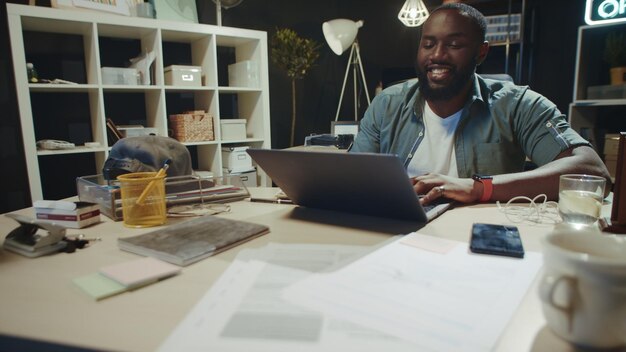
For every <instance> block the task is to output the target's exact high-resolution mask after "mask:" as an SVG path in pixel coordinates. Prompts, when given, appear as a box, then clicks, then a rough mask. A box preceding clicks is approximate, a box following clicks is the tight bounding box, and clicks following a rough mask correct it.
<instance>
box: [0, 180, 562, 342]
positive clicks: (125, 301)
mask: <svg viewBox="0 0 626 352" xmlns="http://www.w3.org/2000/svg"><path fill="white" fill-rule="evenodd" d="M275 191H276V190H275V189H268V188H257V189H251V193H252V194H254V195H261V194H263V193H265V194H268V193H270V192H272V193H274V192H275ZM231 206H232V211H231V212H230V213H227V214H224V215H220V216H224V217H226V218H231V219H239V220H244V219H245V220H247V221H251V222H256V223H260V224H265V225H267V226H269V227H270V230H271V232H270V233H269V234H268V235H265V236H261V237H259V238H256V239H254V240H252V241H250V242H247V243H245V244H243V245H241V246H238V247H235V248H232V249H230V250H228V251H226V252H223V253H220V254H218V255H216V256H214V257H210V258H208V259H205V260H203V261H200V262H198V263H195V264H192V265H190V266H188V267H185V268H183V272H182V274H181V275H178V276H176V277H173V278H170V279H168V280H164V281H162V282H159V283H158V284H154V285H150V286H147V287H144V288H141V289H139V290H136V291H131V292H126V293H123V294H120V295H117V296H114V297H111V298H107V299H104V300H102V301H99V302H96V301H94V300H93V299H91V298H90V297H89V296H87V295H86V294H84V293H82V292H81V291H80V290H79V289H78V288H77V287H75V286H74V284H73V283H72V279H74V278H76V277H79V276H83V275H87V274H90V273H93V272H96V271H97V270H98V269H99V268H100V267H102V266H106V265H110V264H116V263H121V262H126V261H129V260H133V259H136V258H137V256H136V255H134V254H131V253H127V252H123V251H121V250H119V249H118V248H117V238H119V237H124V236H130V235H136V234H140V233H143V232H148V231H151V230H153V228H149V229H142V230H137V229H128V228H125V227H124V226H122V224H121V223H120V222H113V221H111V220H110V219H108V218H107V217H104V216H103V217H102V218H103V222H102V223H100V224H98V225H96V226H93V227H90V228H87V229H80V230H68V233H69V234H78V233H84V234H86V235H87V236H89V237H91V236H97V237H102V241H100V242H96V243H94V244H93V245H92V246H91V247H89V248H86V249H83V250H77V251H76V252H75V253H72V254H65V253H60V254H56V255H51V256H45V257H40V258H36V259H29V258H26V257H22V256H20V255H17V254H14V253H11V252H8V251H6V250H0V334H4V335H10V336H17V337H23V338H28V339H35V340H45V341H50V342H54V343H60V344H67V345H74V346H81V347H87V348H94V349H107V350H127V351H128V350H133V351H152V350H155V349H156V348H157V347H158V346H159V345H160V344H161V343H162V342H163V341H164V340H165V338H166V337H167V336H168V335H169V334H170V333H171V332H172V330H173V329H174V328H175V327H176V326H177V325H178V323H179V322H180V321H181V320H182V319H183V318H184V317H185V316H186V315H187V313H188V312H189V311H190V310H191V309H192V308H193V307H194V305H195V304H196V303H197V302H198V301H199V300H200V299H201V298H202V297H203V295H204V294H205V292H206V291H207V290H208V289H209V288H210V287H211V285H212V284H213V282H215V281H216V279H217V278H218V277H219V276H220V274H221V273H222V272H223V271H224V270H225V269H226V268H227V267H228V265H229V264H230V263H231V261H232V260H233V259H234V258H235V257H236V255H237V253H238V252H239V251H240V250H241V249H243V248H257V247H262V246H264V245H266V244H268V243H270V242H278V243H318V244H319V243H322V244H358V245H371V246H372V247H374V246H375V245H377V244H380V243H382V242H383V241H385V240H387V239H388V238H389V235H392V234H399V233H409V232H411V231H414V230H417V227H416V226H415V225H414V224H407V223H402V222H397V221H393V220H385V219H377V218H371V217H363V216H358V215H349V214H340V213H334V212H327V211H321V210H311V209H303V208H298V207H294V206H291V205H284V204H266V203H251V202H249V201H248V200H244V201H239V202H236V203H231ZM17 213H20V214H24V215H28V216H33V215H34V214H33V209H24V210H21V211H18V212H17ZM474 222H486V223H510V222H509V221H508V220H507V219H506V217H505V215H504V214H503V213H502V212H500V211H499V210H498V209H497V207H496V205H495V204H479V205H471V206H462V207H457V208H455V209H452V210H450V211H448V212H446V213H444V214H443V215H442V216H440V217H439V218H437V219H435V220H434V221H433V222H431V223H429V224H427V225H426V226H424V227H423V228H421V229H420V230H419V232H420V233H423V234H427V235H432V236H437V237H442V238H449V239H454V240H458V241H463V242H467V241H468V239H469V234H470V228H471V224H472V223H474ZM16 226H17V223H16V222H15V221H14V220H12V219H10V218H8V217H5V216H0V229H2V233H3V234H6V233H8V231H10V230H11V229H13V228H15V227H16ZM518 227H519V228H520V233H521V235H522V239H523V242H524V247H525V249H526V250H527V251H540V250H541V244H540V240H541V238H543V237H544V236H545V235H546V234H547V233H548V232H550V231H551V230H552V229H553V225H532V224H518ZM2 236H4V235H2ZM539 278H540V275H538V276H537V278H535V281H534V282H533V284H532V286H531V287H530V289H529V290H528V292H527V294H526V296H525V298H524V300H523V301H522V303H521V305H520V306H519V308H518V310H517V311H516V313H515V315H514V316H513V319H512V320H511V321H510V322H509V324H508V326H507V328H506V330H505V331H504V333H503V335H502V336H501V338H500V340H499V341H498V343H497V345H496V349H495V350H497V351H569V350H573V349H572V348H571V347H570V346H569V345H568V344H567V343H565V342H564V341H562V340H560V339H559V338H557V337H556V336H555V335H554V334H553V333H552V332H551V331H550V330H548V328H547V327H546V325H545V320H544V318H543V315H542V312H541V305H540V301H539V298H538V295H537V283H538V280H539ZM181 288H184V289H181ZM0 345H2V339H0Z"/></svg>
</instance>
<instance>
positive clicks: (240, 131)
mask: <svg viewBox="0 0 626 352" xmlns="http://www.w3.org/2000/svg"><path fill="white" fill-rule="evenodd" d="M220 127H221V130H222V132H221V134H222V140H224V141H232V140H243V139H246V120H245V119H227V120H221V121H220Z"/></svg>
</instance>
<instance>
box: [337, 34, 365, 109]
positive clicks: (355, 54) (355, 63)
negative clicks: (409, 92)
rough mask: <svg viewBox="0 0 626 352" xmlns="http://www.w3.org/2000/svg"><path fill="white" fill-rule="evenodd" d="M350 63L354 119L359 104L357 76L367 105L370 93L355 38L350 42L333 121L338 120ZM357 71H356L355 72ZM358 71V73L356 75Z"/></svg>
mask: <svg viewBox="0 0 626 352" xmlns="http://www.w3.org/2000/svg"><path fill="white" fill-rule="evenodd" d="M350 65H352V77H353V85H354V87H353V88H354V121H357V120H358V119H359V117H358V114H359V104H358V95H359V94H358V90H357V80H358V78H357V77H358V76H359V77H361V80H362V82H361V83H362V84H363V90H365V96H366V97H367V105H368V106H369V104H370V102H371V100H370V94H369V92H368V91H367V82H366V81H365V71H363V63H362V61H361V51H360V50H359V43H358V42H357V41H356V40H355V41H354V42H353V43H352V48H351V49H350V57H349V58H348V65H347V66H346V74H345V75H344V77H343V85H342V86H341V95H339V105H338V106H337V113H336V114H335V121H337V120H339V111H340V110H341V102H342V101H343V93H344V92H345V90H346V83H347V81H348V73H350ZM357 71H358V72H357ZM357 73H360V75H357Z"/></svg>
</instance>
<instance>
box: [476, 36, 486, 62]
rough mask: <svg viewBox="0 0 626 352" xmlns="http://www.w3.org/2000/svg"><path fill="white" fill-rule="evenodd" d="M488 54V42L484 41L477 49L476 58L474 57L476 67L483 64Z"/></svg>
mask: <svg viewBox="0 0 626 352" xmlns="http://www.w3.org/2000/svg"><path fill="white" fill-rule="evenodd" d="M488 52H489V42H488V41H486V40H485V41H484V42H483V43H482V44H480V46H479V47H478V56H476V66H479V65H480V64H482V63H483V61H485V58H486V57H487V53H488Z"/></svg>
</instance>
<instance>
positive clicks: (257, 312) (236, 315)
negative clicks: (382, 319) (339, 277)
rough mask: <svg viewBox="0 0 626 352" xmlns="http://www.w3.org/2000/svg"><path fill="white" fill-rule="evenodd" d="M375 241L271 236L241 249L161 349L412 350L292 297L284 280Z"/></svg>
mask: <svg viewBox="0 0 626 352" xmlns="http://www.w3.org/2000/svg"><path fill="white" fill-rule="evenodd" d="M371 250H372V249H371V248H370V247H360V246H341V245H288V244H284V245H282V244H270V245H268V246H266V247H264V248H260V249H252V250H250V249H247V250H244V251H242V252H241V253H240V254H239V255H238V256H237V259H236V260H235V261H234V262H233V263H232V264H231V265H230V266H229V268H228V269H227V270H226V271H225V272H224V274H222V276H221V277H220V279H219V280H218V281H217V282H216V283H215V284H214V285H213V287H212V288H211V289H210V290H209V291H208V292H207V294H206V295H205V297H204V298H203V299H202V300H201V301H200V302H199V303H198V304H197V305H196V307H195V308H194V309H193V310H192V311H191V312H190V313H189V314H188V316H187V317H186V318H185V319H184V320H183V321H182V322H181V323H180V324H179V326H178V327H177V328H176V329H175V330H174V331H173V333H172V334H171V335H170V336H169V338H168V339H167V340H166V341H165V342H164V343H163V344H162V345H161V347H160V351H177V352H178V351H237V352H240V351H268V352H269V351H289V352H293V351H298V352H306V351H332V350H340V351H354V352H356V351H372V352H374V351H376V352H379V351H382V350H384V349H385V348H392V350H393V351H412V347H411V344H410V343H407V342H405V341H402V340H401V339H398V338H395V337H392V336H389V335H388V334H384V333H381V332H379V331H376V330H372V329H369V328H365V327H363V326H361V325H360V324H356V323H352V322H349V321H346V320H341V319H334V318H330V317H326V316H324V315H323V314H321V313H319V312H316V311H313V310H310V309H307V308H301V307H298V306H296V305H292V304H289V303H287V302H286V301H284V300H283V299H282V298H281V297H280V294H281V292H282V290H283V289H284V288H285V287H288V286H290V285H292V284H294V283H295V282H297V281H299V280H302V279H304V278H306V277H308V276H310V275H311V273H312V272H320V271H323V270H327V269H329V268H332V267H334V266H335V265H338V263H341V262H343V261H344V259H346V258H351V257H354V256H355V255H357V256H358V255H361V254H363V253H365V252H367V251H371Z"/></svg>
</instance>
